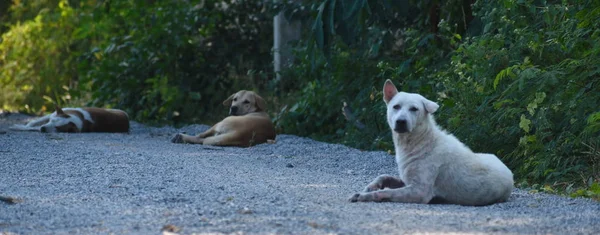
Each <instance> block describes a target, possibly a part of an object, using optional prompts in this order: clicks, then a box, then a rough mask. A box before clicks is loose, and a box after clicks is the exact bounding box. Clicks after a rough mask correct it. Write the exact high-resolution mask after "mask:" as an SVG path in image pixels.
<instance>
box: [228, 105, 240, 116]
mask: <svg viewBox="0 0 600 235" xmlns="http://www.w3.org/2000/svg"><path fill="white" fill-rule="evenodd" d="M237 112H238V107H237V106H231V108H229V115H237Z"/></svg>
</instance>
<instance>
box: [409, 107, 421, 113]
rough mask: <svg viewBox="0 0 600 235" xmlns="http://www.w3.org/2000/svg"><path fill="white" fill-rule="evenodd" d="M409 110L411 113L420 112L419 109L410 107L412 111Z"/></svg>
mask: <svg viewBox="0 0 600 235" xmlns="http://www.w3.org/2000/svg"><path fill="white" fill-rule="evenodd" d="M409 110H410V111H411V112H416V111H419V109H418V108H416V107H410V109H409Z"/></svg>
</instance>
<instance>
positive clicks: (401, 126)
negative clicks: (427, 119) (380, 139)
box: [394, 119, 408, 133]
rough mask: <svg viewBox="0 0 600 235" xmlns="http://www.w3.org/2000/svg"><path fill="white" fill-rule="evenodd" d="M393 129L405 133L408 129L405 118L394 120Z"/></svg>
mask: <svg viewBox="0 0 600 235" xmlns="http://www.w3.org/2000/svg"><path fill="white" fill-rule="evenodd" d="M394 131H396V132H398V133H405V132H407V131H408V126H407V125H406V120H403V119H398V120H396V126H395V127H394Z"/></svg>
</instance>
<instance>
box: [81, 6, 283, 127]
mask: <svg viewBox="0 0 600 235" xmlns="http://www.w3.org/2000/svg"><path fill="white" fill-rule="evenodd" d="M268 13H269V8H268V5H265V4H263V3H262V1H233V0H230V1H193V2H188V1H175V2H161V1H158V2H156V3H146V2H145V1H116V2H110V5H108V3H106V4H104V5H99V6H96V8H95V9H94V11H93V13H92V14H91V15H89V18H88V19H87V20H86V23H85V24H83V26H82V28H81V31H80V34H81V35H80V37H82V38H90V37H97V38H98V41H99V43H98V46H97V47H95V48H93V49H92V50H91V51H90V52H89V53H87V54H86V55H85V57H84V62H85V63H83V65H82V69H81V70H82V71H84V72H85V73H84V76H83V78H82V80H83V82H84V84H85V85H86V86H90V87H89V88H88V89H90V90H91V91H92V94H93V95H92V100H93V101H92V105H94V106H103V105H107V104H111V105H114V106H116V107H120V108H123V109H125V110H127V111H128V112H129V113H130V115H132V116H133V117H134V118H135V119H136V120H139V121H154V122H156V121H176V122H177V121H186V122H190V121H198V120H203V121H207V120H210V119H214V118H217V117H222V116H224V115H225V113H224V111H225V109H223V108H221V107H222V105H221V102H222V101H223V100H225V98H227V97H228V96H229V95H230V93H232V92H234V91H235V90H237V89H238V88H245V89H251V88H253V86H254V84H258V86H260V84H263V83H265V82H264V81H261V77H257V76H254V74H248V73H247V71H248V70H251V69H253V70H256V71H271V63H270V45H269V46H267V45H265V44H264V43H263V42H264V41H268V39H267V38H269V39H270V38H271V37H272V33H271V31H270V30H271V27H269V26H268V22H270V20H271V18H270V17H269V14H268ZM271 16H272V15H271ZM190 107H195V108H190ZM213 109H216V110H217V111H216V112H214V111H213ZM212 115H214V116H212Z"/></svg>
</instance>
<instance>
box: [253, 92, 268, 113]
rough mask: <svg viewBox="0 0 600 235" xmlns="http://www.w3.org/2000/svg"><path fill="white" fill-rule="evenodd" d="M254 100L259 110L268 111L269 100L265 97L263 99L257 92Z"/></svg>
mask: <svg viewBox="0 0 600 235" xmlns="http://www.w3.org/2000/svg"><path fill="white" fill-rule="evenodd" d="M254 101H255V102H256V108H258V110H257V111H266V110H267V102H265V99H263V98H262V97H260V96H259V95H257V94H256V93H255V94H254Z"/></svg>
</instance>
